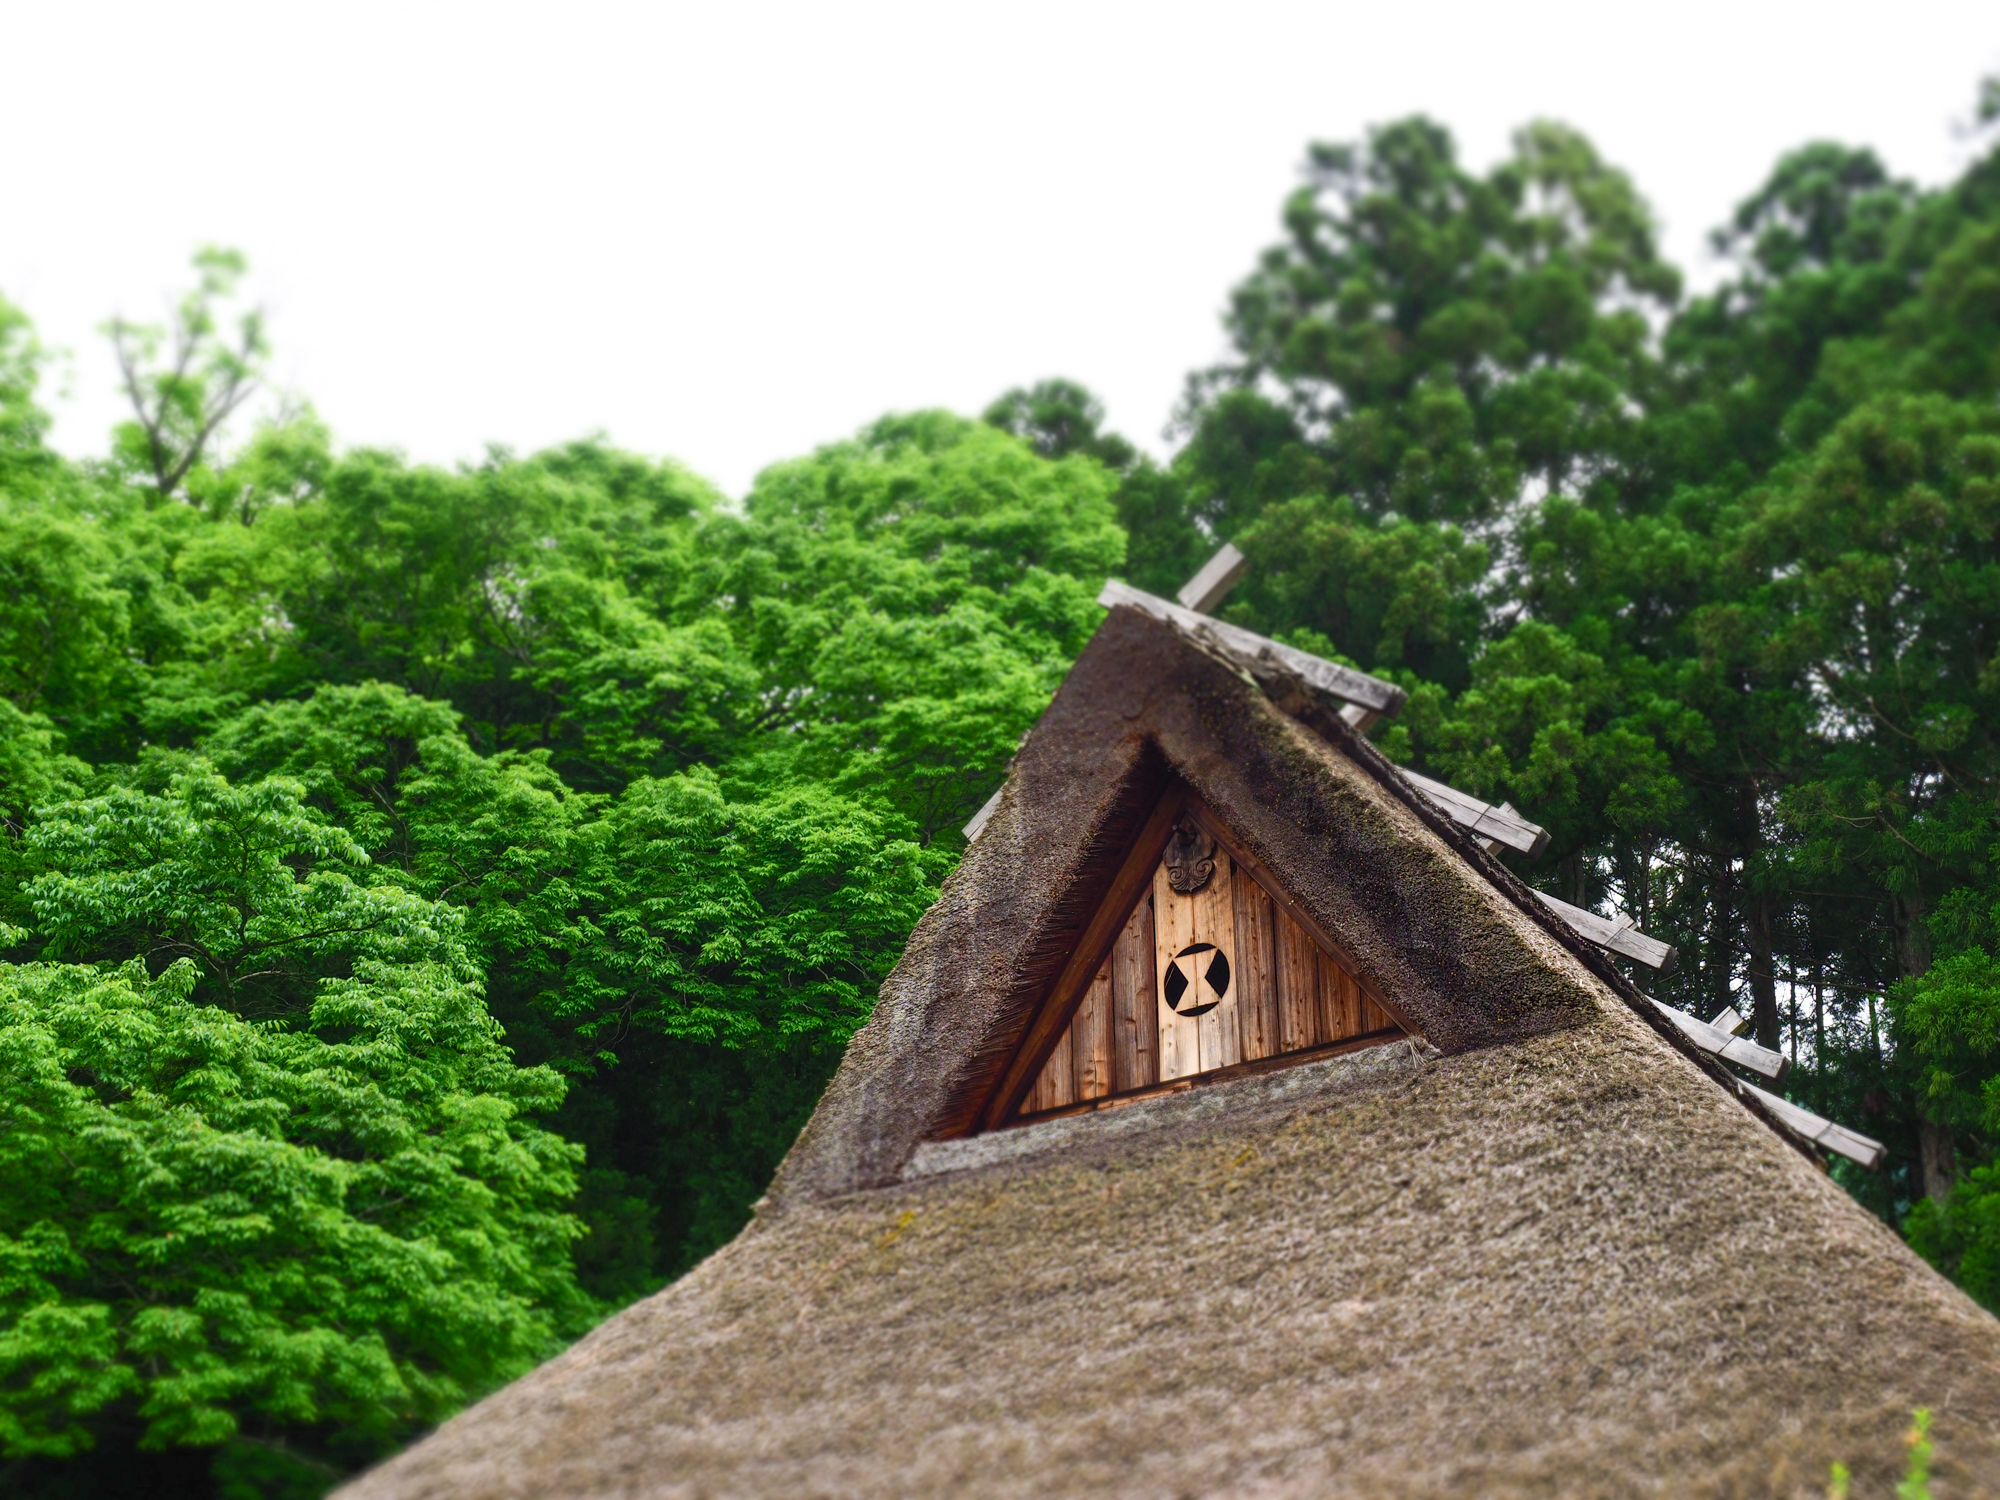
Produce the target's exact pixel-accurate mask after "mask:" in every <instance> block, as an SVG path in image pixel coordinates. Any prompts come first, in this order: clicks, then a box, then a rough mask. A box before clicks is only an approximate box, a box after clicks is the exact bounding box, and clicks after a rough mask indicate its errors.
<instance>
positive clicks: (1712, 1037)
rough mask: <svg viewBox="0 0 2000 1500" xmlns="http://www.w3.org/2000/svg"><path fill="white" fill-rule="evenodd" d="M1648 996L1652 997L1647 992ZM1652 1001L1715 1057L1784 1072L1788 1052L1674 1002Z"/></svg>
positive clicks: (1772, 1074) (1778, 1074)
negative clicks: (1724, 1027) (1711, 1022)
mask: <svg viewBox="0 0 2000 1500" xmlns="http://www.w3.org/2000/svg"><path fill="white" fill-rule="evenodd" d="M1646 998H1647V999H1648V1000H1652V999H1653V997H1652V996H1651V995H1648V996H1647V997H1646ZM1653 1005H1654V1007H1655V1008H1656V1009H1658V1011H1659V1012H1660V1014H1661V1015H1663V1016H1665V1017H1666V1018H1667V1019H1668V1020H1669V1021H1672V1022H1673V1023H1674V1026H1675V1028H1676V1029H1677V1030H1679V1032H1680V1034H1681V1035H1682V1036H1684V1037H1686V1038H1687V1039H1688V1040H1689V1041H1691V1042H1693V1043H1694V1044H1695V1045H1696V1046H1697V1047H1699V1048H1701V1050H1702V1051H1704V1052H1707V1053H1709V1054H1711V1055H1712V1056H1715V1057H1720V1058H1725V1059H1727V1060H1728V1061H1730V1062H1733V1063H1740V1064H1741V1065H1742V1066H1744V1067H1746V1068H1748V1069H1750V1070H1751V1071H1752V1072H1753V1073H1761V1074H1763V1075H1764V1076H1765V1077H1766V1078H1769V1079H1771V1080H1772V1081H1774V1082H1775V1081H1776V1080H1778V1079H1780V1078H1783V1077H1784V1076H1785V1068H1786V1062H1785V1054H1784V1053H1782V1052H1773V1051H1772V1050H1771V1049H1770V1048H1769V1047H1760V1046H1758V1045H1757V1044H1756V1043H1755V1042H1752V1041H1747V1040H1745V1039H1744V1038H1742V1037H1740V1036H1732V1035H1731V1034H1730V1033H1729V1032H1726V1031H1724V1030H1722V1029H1721V1028H1720V1027H1718V1026H1711V1025H1709V1024H1708V1022H1706V1021H1704V1020H1702V1019H1701V1018H1700V1017H1698V1016H1691V1015H1689V1014H1688V1013H1687V1012H1686V1011H1684V1010H1675V1009H1674V1008H1673V1007H1672V1006H1671V1005H1662V1004H1661V1003H1660V1002H1659V1001H1658V1000H1653Z"/></svg>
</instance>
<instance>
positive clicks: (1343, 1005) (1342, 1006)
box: [1319, 953, 1372, 1042]
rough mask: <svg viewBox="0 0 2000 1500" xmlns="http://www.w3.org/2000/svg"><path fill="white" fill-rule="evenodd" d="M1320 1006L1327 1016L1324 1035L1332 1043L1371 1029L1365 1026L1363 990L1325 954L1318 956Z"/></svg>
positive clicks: (1323, 1025)
mask: <svg viewBox="0 0 2000 1500" xmlns="http://www.w3.org/2000/svg"><path fill="white" fill-rule="evenodd" d="M1319 1003H1320V1007H1321V1011H1322V1014H1323V1016H1324V1021H1323V1024H1322V1029H1321V1034H1322V1035H1323V1036H1324V1037H1325V1038H1326V1040H1327V1041H1329V1042H1339V1041H1345V1040H1346V1039H1347V1038H1348V1037H1351V1036H1359V1035H1361V1033H1362V1032H1364V1031H1368V1030H1371V1029H1372V1028H1371V1027H1369V1026H1366V1025H1364V1024H1363V1022H1362V1018H1361V1005H1362V1000H1361V986H1359V985H1358V984H1356V983H1355V982H1354V976H1353V975H1352V974H1350V973H1348V972H1347V970H1345V969H1343V968H1342V967H1341V966H1340V965H1339V964H1337V963H1335V962H1334V961H1333V959H1332V958H1331V957H1330V956H1329V955H1327V954H1326V953H1321V954H1320V955H1319Z"/></svg>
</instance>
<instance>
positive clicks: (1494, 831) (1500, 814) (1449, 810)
mask: <svg viewBox="0 0 2000 1500" xmlns="http://www.w3.org/2000/svg"><path fill="white" fill-rule="evenodd" d="M1396 769H1397V770H1399V771H1401V772H1402V773H1403V779H1404V780H1405V781H1407V782H1409V783H1410V785H1412V786H1414V787H1415V788H1416V789H1417V790H1418V791H1420V792H1422V793H1423V794H1424V795H1425V796H1426V797H1428V798H1429V799H1430V800H1431V801H1432V802H1433V803H1435V804H1436V805H1437V806H1438V808H1439V809H1440V810H1441V811H1443V813H1444V814H1445V816H1447V817H1449V818H1450V819H1451V820H1452V822H1454V823H1456V824H1458V825H1459V826H1460V827H1461V828H1465V829H1468V830H1470V831H1471V832H1472V833H1473V834H1474V835H1475V836H1476V837H1478V838H1481V839H1489V840H1491V841H1492V842H1494V843H1496V844H1505V845H1506V846H1507V847H1508V848H1509V849H1517V850H1519V851H1520V852H1521V853H1523V854H1539V853H1541V851H1542V849H1543V847H1544V846H1545V845H1547V843H1548V841H1549V835H1548V830H1547V829H1545V828H1543V827H1542V826H1541V825H1540V824H1537V823H1530V822H1529V821H1528V820H1527V819H1526V818H1524V817H1522V816H1521V815H1520V814H1519V813H1517V812H1515V811H1514V810H1513V809H1511V808H1506V807H1495V806H1494V805H1493V804H1492V803H1490V802H1482V801H1481V800H1480V799H1479V798H1477V797H1475V796H1473V795H1472V794H1471V793H1470V792H1461V791H1460V790H1459V789H1458V788H1457V787H1455V786H1446V785H1445V784H1444V783H1443V782H1442V781H1433V780H1431V778H1430V777H1428V776H1419V775H1418V774H1417V773H1416V772H1415V771H1412V770H1410V769H1409V768H1408V767H1405V766H1398V767H1397V768H1396Z"/></svg>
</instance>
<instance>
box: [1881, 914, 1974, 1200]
mask: <svg viewBox="0 0 2000 1500" xmlns="http://www.w3.org/2000/svg"><path fill="white" fill-rule="evenodd" d="M1895 914H1896V917H1895V919H1896V967H1897V968H1898V969H1900V970H1902V973H1903V977H1904V978H1905V979H1915V978H1917V977H1918V976H1919V975H1921V974H1923V973H1925V972H1926V971H1927V970H1928V969H1929V968H1930V966H1931V930H1930V928H1929V927H1927V926H1926V925H1925V924H1924V893H1923V891H1922V890H1921V889H1920V888H1917V887H1911V888H1910V889H1908V890H1904V891H1899V892H1897V894H1896V904H1895ZM1917 1167H1918V1173H1919V1175H1920V1176H1921V1177H1922V1178H1923V1187H1924V1196H1925V1197H1926V1198H1928V1199H1930V1200H1931V1202H1933V1203H1943V1202H1944V1200H1945V1199H1947V1198H1949V1197H1950V1196H1951V1190H1952V1187H1953V1186H1954V1184H1956V1183H1957V1181H1958V1148H1957V1147H1956V1146H1955V1145H1954V1144H1953V1143H1952V1139H1951V1127H1950V1126H1949V1125H1946V1124H1944V1123H1943V1122H1942V1121H1939V1120H1934V1119H1932V1118H1931V1112H1930V1109H1929V1106H1928V1105H1927V1104H1926V1103H1925V1101H1923V1100H1922V1099H1919V1100H1918V1101H1917Z"/></svg>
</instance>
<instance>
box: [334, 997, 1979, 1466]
mask: <svg viewBox="0 0 2000 1500" xmlns="http://www.w3.org/2000/svg"><path fill="white" fill-rule="evenodd" d="M1389 1051H1390V1049H1380V1052H1379V1053H1378V1054H1368V1053H1363V1054H1359V1055H1357V1056H1356V1057H1354V1058H1351V1059H1336V1060H1333V1061H1331V1062H1327V1063H1321V1064H1315V1065H1312V1066H1311V1067H1310V1068H1307V1069H1299V1070H1293V1071H1292V1072H1288V1073H1278V1074H1273V1075H1269V1076H1268V1077H1265V1078H1258V1079H1246V1080H1243V1081H1242V1082H1240V1083H1235V1084H1229V1085H1222V1086H1218V1087H1216V1088H1214V1089H1210V1090H1206V1091H1197V1092H1196V1093H1194V1094H1190V1095H1182V1096H1178V1097H1175V1098H1169V1099H1161V1100H1155V1101H1151V1102H1149V1103H1146V1104H1140V1105H1134V1106H1131V1107H1129V1108H1128V1109H1126V1110H1122V1111H1116V1112H1114V1115H1112V1116H1104V1117H1097V1118H1099V1119H1103V1120H1111V1119H1113V1118H1116V1117H1117V1116H1124V1117H1126V1118H1124V1119H1122V1120H1120V1121H1119V1125H1120V1129H1119V1130H1117V1131H1116V1132H1115V1133H1112V1134H1108V1135H1106V1134H1094V1133H1092V1132H1089V1131H1085V1130H1080V1129H1077V1128H1076V1122H1069V1121H1057V1122H1052V1123H1051V1124H1050V1125H1047V1126H1041V1127H1031V1129H1030V1132H1028V1133H1027V1134H1029V1135H1032V1134H1033V1133H1034V1132H1044V1133H1046V1134H1045V1137H1044V1139H1043V1140H1042V1141H1040V1142H1032V1141H1031V1142H1030V1146H1031V1147H1033V1146H1039V1147H1040V1148H1041V1149H1040V1150H1039V1154H1032V1155H1028V1156H1025V1157H1020V1158H1017V1159H1015V1160H1012V1161H1002V1162H999V1163H997V1164H995V1165H991V1166H988V1167H985V1168H982V1169H977V1170H971V1171H963V1172H958V1173H954V1174H949V1175H942V1176H931V1177H922V1178H917V1179H915V1180H912V1181H909V1182H906V1183H902V1184H898V1185H896V1186H892V1187H887V1188H883V1189H879V1190H876V1191H873V1192H868V1193H862V1194H857V1195H853V1196H850V1197H846V1198H843V1199H839V1200H834V1201H828V1202H822V1203H818V1204H812V1205H806V1206H800V1207H795V1208H792V1209H788V1210H785V1211H783V1212H779V1213H776V1214H773V1215H770V1216H768V1217H766V1218H764V1219H761V1220H760V1221H759V1222H757V1223H756V1224H754V1225H753V1226H752V1227H751V1228H750V1229H749V1230H748V1231H746V1232H745V1234H744V1235H743V1236H742V1237H741V1238H740V1239H739V1240H738V1241H737V1242H736V1243H735V1244H733V1245H731V1246H730V1247H729V1248H728V1249H726V1250H724V1251H722V1252H720V1253H719V1254H717V1255H716V1256H714V1257H712V1258H711V1259H710V1260H709V1261H708V1262H706V1263H705V1264H704V1265H703V1266H701V1267H700V1268H699V1269H698V1270H697V1271H695V1272H694V1273H693V1274H692V1275H691V1276H689V1277H688V1278H687V1279H685V1280H684V1281H682V1282H680V1283H679V1284H677V1285H675V1286H673V1287H671V1288H669V1289H668V1290H667V1291H665V1292H662V1293H661V1294H660V1295H658V1296H657V1297H654V1298H653V1299H651V1300H650V1301H648V1302H645V1303H642V1304H640V1305H639V1306H637V1307H635V1308H633V1309H631V1310H629V1311H628V1312H626V1313H624V1314H623V1315H621V1316H620V1317H619V1318H617V1319H615V1320H614V1321H613V1322H611V1323H610V1324H608V1325H607V1326H606V1327H604V1328H603V1329H601V1330H599V1331H598V1332H597V1333H596V1334H594V1335H592V1336H591V1337H590V1338H589V1339H587V1340H585V1341H584V1342H583V1343H582V1344H581V1345H579V1346H578V1347H577V1348H576V1349H574V1350H572V1351H571V1352H569V1353H568V1354H566V1355H564V1356H562V1357H561V1358H559V1359H557V1360H556V1361H554V1362H552V1363H551V1364H549V1365H548V1366H546V1367H544V1368H543V1369H542V1370H540V1371H538V1372H536V1373H535V1374H534V1375H532V1376H530V1377H528V1378H527V1379H525V1380H523V1381H521V1382H518V1383H517V1384H515V1385H514V1386H512V1387H510V1388H508V1389H507V1390H505V1391H503V1392H501V1393H500V1394H499V1395H497V1396H495V1397H493V1398H492V1399H491V1400H489V1401H487V1402H486V1403H484V1404H483V1405H481V1406H479V1407H476V1408H474V1409H473V1410H472V1411H470V1412H468V1413H467V1414H465V1415H463V1416H461V1417H459V1418H458V1419H457V1420H455V1421H454V1422H452V1423H450V1424H448V1425H447V1426H446V1427H445V1428H444V1429H443V1430H442V1431H441V1432H439V1433H438V1434H437V1435H436V1436H434V1437H432V1438H431V1439H429V1440H428V1441H427V1442H425V1443H423V1444H421V1445H419V1446H418V1447H417V1448H416V1449H414V1450H413V1451H412V1452H410V1453H408V1454H406V1455H404V1456H403V1457H401V1458H399V1459H397V1460H395V1461H394V1462H392V1463H391V1464H389V1465H388V1466H387V1467H385V1468H384V1469H382V1470H380V1471H378V1472H376V1473H375V1474H372V1475H370V1476H367V1477H366V1478H364V1479H363V1480H362V1481H360V1482H359V1483H358V1484H356V1485H355V1486H353V1487H352V1488H351V1489H350V1490H348V1491H347V1492H345V1493H346V1495H347V1497H348V1500H391V1497H397V1500H405V1497H418V1496H447V1495H449V1496H459V1497H467V1500H471V1497H501V1496H508V1497H516V1496H520V1497H526V1496H577V1497H582V1496H612V1495H617V1496H630V1497H634V1500H637V1497H669V1496H672V1497H690V1500H691V1497H695V1496H704V1497H718V1500H719V1497H723V1496H737V1495H742V1496H764V1495H768V1496H786V1497H805V1496H835V1495H964V1496H994V1497H1000V1496H1020V1497H1029V1496H1035V1497H1050V1496H1070V1495H1075V1496H1086V1495H1090V1496H1137V1495H1148V1496H1170V1495H1187V1496H1193V1495H1256V1496H1272V1497H1277V1496H1294V1495H1299V1496H1303V1495H1328V1496H1348V1495H1352V1496H1389V1495H1417V1494H1464V1495H1475V1494H1476V1495H1493V1496H1511V1495H1558V1494H1566V1495H1622V1494H1630V1495H1674V1496H1708V1495H1714V1496H1721V1495H1769V1494H1776V1495H1807V1494H1818V1493H1821V1492H1822V1489H1823V1486H1824V1483H1825V1478H1826V1474H1827V1466H1828V1464H1829V1463H1831V1462H1832V1461H1833V1460H1835V1459H1839V1460H1842V1461H1844V1462H1846V1463H1848V1464H1849V1465H1850V1466H1851V1467H1853V1468H1854V1469H1855V1471H1856V1475H1857V1488H1856V1490H1855V1493H1856V1494H1857V1495H1860V1494H1864V1493H1870V1492H1871V1490H1870V1488H1869V1487H1870V1486H1872V1487H1873V1489H1872V1492H1873V1493H1878V1494H1886V1493H1887V1487H1888V1484H1889V1482H1890V1474H1891V1470H1892V1468H1894V1467H1895V1466H1897V1465H1899V1464H1900V1462H1901V1454H1902V1445H1901V1443H1900V1441H1899V1435H1900V1433H1901V1431H1902V1429H1903V1427H1904V1426H1905V1425H1906V1423H1907V1421H1908V1416H1909V1410H1910V1408H1911V1407H1912V1406H1914V1405H1917V1404H1919V1403H1925V1404H1930V1405H1932V1406H1933V1407H1935V1408H1936V1409H1937V1412H1938V1416H1937V1425H1936V1429H1935V1431H1936V1436H1937V1440H1938V1446H1939V1456H1940V1469H1939V1472H1940V1475H1941V1476H1942V1477H1943V1478H1944V1480H1945V1483H1942V1484H1940V1486H1939V1489H1938V1493H1940V1494H1941V1495H1942V1494H1946V1493H1949V1494H1954V1495H1971V1494H1988V1493H1995V1492H1996V1480H2000V1338H1996V1331H2000V1330H1996V1325H1995V1323H1994V1321H1993V1320H1992V1319H1991V1318H1989V1317H1988V1316H1987V1315H1986V1314H1985V1313H1983V1312H1981V1311H1979V1310H1978V1309H1977V1308H1975V1307H1974V1306H1973V1305H1972V1304H1971V1303H1970V1302H1969V1301H1967V1300H1966V1299H1965V1298H1964V1297H1963V1296H1962V1295H1961V1294H1960V1293H1958V1292H1957V1291H1956V1290H1954V1289H1953V1288H1952V1287H1950V1286H1948V1285H1947V1284H1946V1283H1944V1282H1943V1281H1942V1280H1940V1279H1939V1278H1938V1277H1936V1276H1935V1275H1934V1274H1933V1273H1932V1272H1930V1271H1929V1270H1928V1269H1927V1268H1926V1267H1924V1266H1923V1265H1921V1264H1920V1263H1919V1262H1918V1261H1917V1260H1916V1259H1915V1258H1914V1257H1913V1256H1911V1255H1910V1253H1909V1252H1908V1251H1907V1250H1906V1249H1904V1248H1903V1246H1902V1245H1901V1244H1900V1243H1899V1242H1897V1241H1896V1239H1895V1238H1894V1237H1893V1236H1892V1235H1891V1234H1890V1233H1889V1232H1888V1231H1887V1230H1886V1229H1884V1228H1883V1227H1882V1226H1881V1225H1880V1224H1878V1223H1877V1222H1875V1221H1874V1220H1873V1219H1871V1218H1869V1217H1868V1216H1867V1215H1866V1214H1865V1213H1863V1212H1862V1211H1861V1210H1860V1209H1858V1208H1857V1207H1856V1206H1855V1205H1854V1204H1853V1203H1852V1202H1851V1201H1850V1200H1848V1198H1847V1197H1846V1195H1845V1194H1844V1193H1842V1192H1841V1191H1840V1190H1839V1189H1838V1188H1837V1187H1836V1186H1834V1185H1833V1184H1832V1183H1830V1182H1829V1181H1827V1180H1826V1179H1825V1178H1824V1177H1823V1176H1822V1175H1821V1174H1820V1173H1819V1171H1818V1170H1817V1169H1815V1168H1814V1167H1813V1166H1812V1165H1811V1164H1809V1163H1808V1162H1807V1161H1805V1160H1804V1159H1803V1158H1802V1157H1800V1156H1799V1155H1798V1154H1797V1153H1796V1152H1794V1151H1793V1150H1791V1149H1790V1148H1789V1147H1787V1146H1786V1145H1784V1144H1783V1143H1782V1142H1780V1141H1779V1140H1778V1139H1777V1138H1776V1137H1775V1136H1774V1135H1772V1134H1771V1133H1770V1132H1769V1131H1768V1130H1767V1129H1765V1128H1764V1127H1763V1126H1762V1125H1761V1124H1760V1123H1759V1122H1758V1121H1756V1120H1755V1119H1753V1118H1752V1117H1751V1116H1750V1115H1748V1114H1747V1113H1746V1112H1745V1111H1744V1110H1743V1109H1742V1107H1741V1106H1740V1105H1738V1104H1736V1103H1734V1102H1732V1101H1731V1100H1729V1099H1728V1098H1726V1097H1724V1096H1723V1095H1722V1094H1721V1093H1720V1091H1719V1090H1717V1089H1716V1088H1715V1087H1714V1086H1713V1085H1712V1084H1711V1083H1710V1081H1709V1080H1708V1079H1707V1078H1705V1077H1704V1076H1702V1075H1701V1073H1699V1072H1698V1071H1697V1070H1696V1069H1695V1068H1694V1067H1693V1066H1692V1065H1691V1064H1689V1063H1688V1062H1687V1061H1686V1060H1685V1059H1684V1058H1682V1057H1680V1056H1679V1055H1678V1054H1676V1053H1674V1052H1673V1051H1672V1050H1670V1049H1669V1048H1668V1046H1667V1045H1666V1044H1665V1043H1664V1042H1662V1041H1661V1039H1660V1038H1659V1037H1658V1036H1657V1035H1655V1034H1654V1033H1652V1032H1651V1031H1650V1030H1648V1029H1647V1028H1645V1027H1643V1026H1642V1025H1640V1024H1639V1023H1638V1022H1637V1021H1636V1019H1635V1018H1633V1017H1630V1016H1629V1015H1624V1014H1620V1013H1617V1012H1613V1011H1610V1010H1607V1011H1606V1012H1605V1013H1604V1014H1603V1015H1602V1017H1601V1018H1600V1019H1599V1020H1598V1021H1597V1022H1596V1023H1594V1024H1592V1025H1589V1026H1585V1027H1579V1028H1573V1029H1570V1030H1567V1031H1563V1032H1559V1033H1555V1034H1552V1035H1547V1036H1544V1037H1540V1038H1536V1039H1531V1040H1528V1041H1524V1042H1519V1043H1513V1044H1509V1045H1506V1046H1502V1047H1497V1048H1491V1049H1486V1050H1483V1051H1479V1052H1474V1053H1471V1054H1467V1055H1462V1056H1458V1057H1452V1058H1440V1057H1438V1056H1436V1055H1435V1054H1431V1055H1429V1056H1413V1055H1412V1051H1413V1049H1408V1048H1407V1047H1406V1046H1405V1045H1404V1044H1396V1047H1395V1049H1394V1053H1395V1055H1393V1056H1386V1057H1385V1056H1384V1054H1388V1053H1389ZM1065 1127H1067V1129H1065ZM985 1139H989V1140H998V1139H999V1138H998V1137H988V1138H985ZM952 1144H953V1147H955V1146H956V1143H952ZM968 1144H970V1143H968ZM935 1149H937V1148H927V1151H928V1150H935ZM947 1149H951V1148H947ZM923 1165H924V1159H923V1158H922V1157H920V1158H919V1160H918V1163H917V1166H918V1167H919V1169H921V1167H922V1166H923ZM1947 1485H1948V1486H1949V1488H1947Z"/></svg>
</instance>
